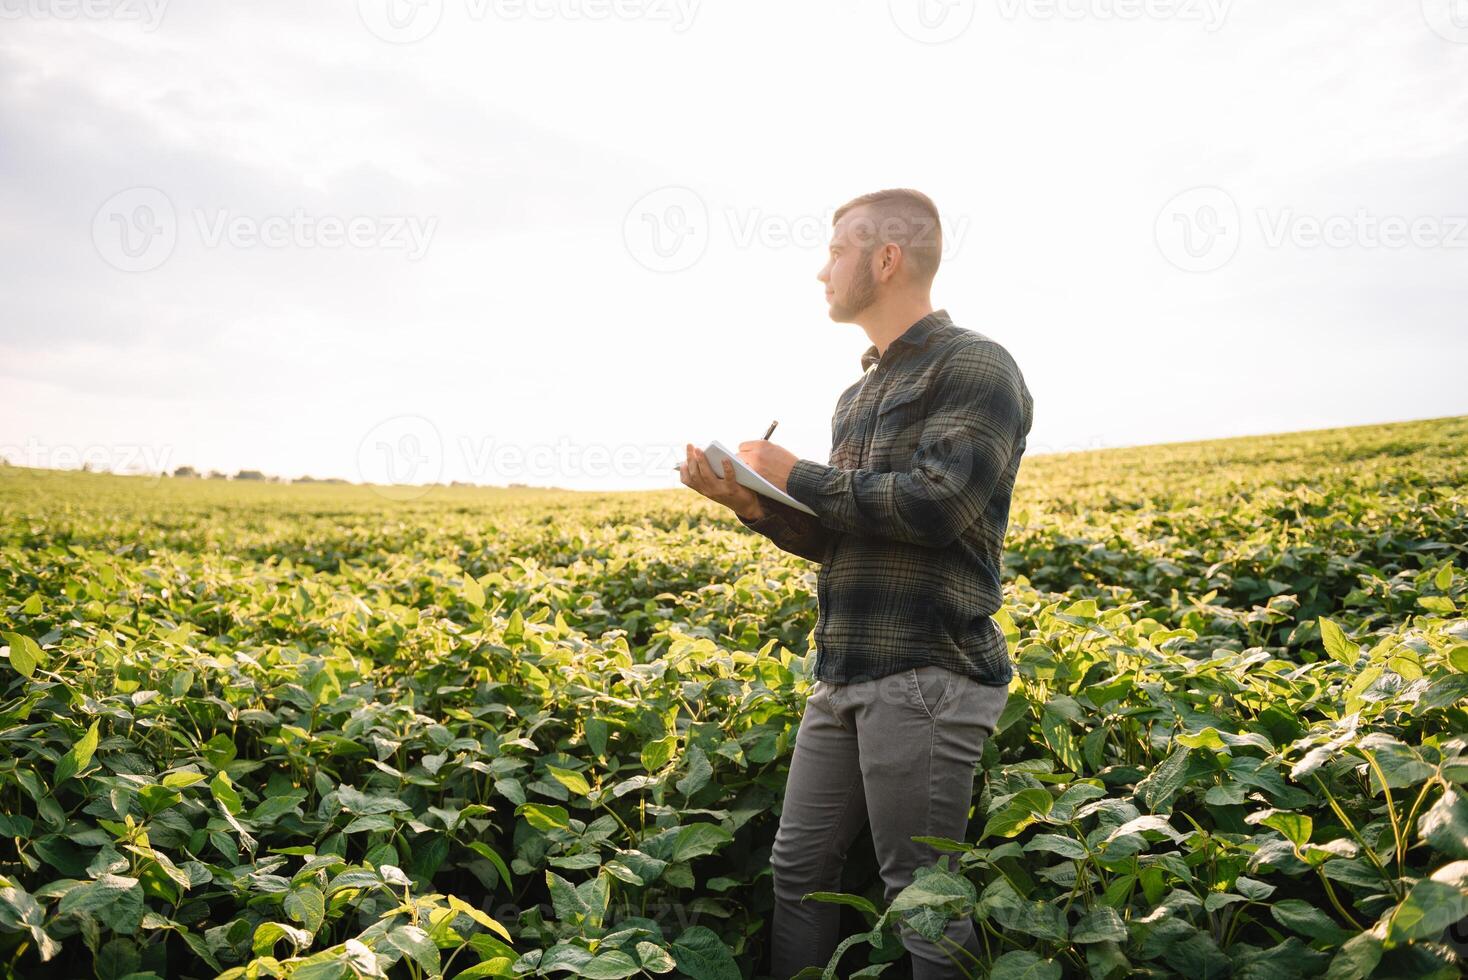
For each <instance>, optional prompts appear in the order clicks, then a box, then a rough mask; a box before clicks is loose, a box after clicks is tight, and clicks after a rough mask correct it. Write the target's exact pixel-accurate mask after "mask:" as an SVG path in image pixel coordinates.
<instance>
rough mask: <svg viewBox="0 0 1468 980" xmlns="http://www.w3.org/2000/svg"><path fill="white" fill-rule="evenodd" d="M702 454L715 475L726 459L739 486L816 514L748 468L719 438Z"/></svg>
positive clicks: (721, 468)
mask: <svg viewBox="0 0 1468 980" xmlns="http://www.w3.org/2000/svg"><path fill="white" fill-rule="evenodd" d="M703 454H704V455H705V456H707V457H708V461H709V465H711V466H712V467H713V468H714V475H715V476H723V475H724V460H726V459H727V460H728V461H729V462H731V463H733V464H734V481H735V482H736V483H738V484H739V485H740V486H741V487H748V488H749V489H751V490H753V491H754V492H755V493H757V494H760V495H761V496H765V497H769V498H771V499H773V500H778V501H780V503H782V504H789V505H790V506H791V507H794V508H795V509H796V510H802V511H805V512H806V513H807V514H810V515H811V516H812V517H814V516H816V512H815V511H813V510H811V509H810V508H809V507H807V506H806V505H805V504H803V503H801V502H800V501H798V500H796V499H795V498H794V497H792V496H790V494H788V493H786V492H784V491H783V490H781V489H780V488H779V487H777V486H775V485H774V484H773V483H771V482H770V481H769V480H766V479H765V478H764V477H762V476H760V475H759V474H758V473H756V472H755V471H754V470H752V469H750V468H749V464H748V463H746V462H744V460H742V459H740V458H739V457H738V456H736V455H734V454H733V453H731V452H730V451H729V450H728V449H727V448H725V446H724V444H723V443H722V442H720V441H719V440H717V439H715V440H714V441H713V442H711V443H709V444H708V447H707V448H706V449H704V451H703Z"/></svg>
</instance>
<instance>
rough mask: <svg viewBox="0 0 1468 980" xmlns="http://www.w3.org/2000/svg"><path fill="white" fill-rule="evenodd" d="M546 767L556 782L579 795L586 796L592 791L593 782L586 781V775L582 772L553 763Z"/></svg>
mask: <svg viewBox="0 0 1468 980" xmlns="http://www.w3.org/2000/svg"><path fill="white" fill-rule="evenodd" d="M545 768H546V769H547V770H548V771H549V772H550V774H551V775H552V776H554V777H555V780H556V782H558V783H560V784H561V785H562V786H564V787H566V788H567V789H568V790H570V791H571V792H573V793H575V794H577V795H578V796H585V795H586V794H587V793H590V792H591V784H590V783H588V782H587V781H586V777H585V776H583V775H581V773H579V772H573V771H572V770H570V769H561V768H560V767H558V766H552V765H547V766H546V767H545Z"/></svg>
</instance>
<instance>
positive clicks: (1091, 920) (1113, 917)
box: [1070, 905, 1127, 943]
mask: <svg viewBox="0 0 1468 980" xmlns="http://www.w3.org/2000/svg"><path fill="white" fill-rule="evenodd" d="M1070 938H1071V940H1072V941H1073V942H1077V943H1104V942H1117V943H1124V942H1126V938H1127V929H1126V923H1125V922H1123V921H1122V918H1121V915H1120V914H1119V913H1118V912H1117V911H1116V909H1114V908H1111V907H1110V906H1108V905H1098V906H1097V907H1096V908H1094V909H1092V910H1091V911H1090V912H1088V913H1086V914H1085V915H1084V916H1082V917H1081V921H1080V922H1077V923H1076V925H1075V928H1074V929H1072V930H1071V933H1070Z"/></svg>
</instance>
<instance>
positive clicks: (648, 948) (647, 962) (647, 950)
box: [637, 940, 678, 973]
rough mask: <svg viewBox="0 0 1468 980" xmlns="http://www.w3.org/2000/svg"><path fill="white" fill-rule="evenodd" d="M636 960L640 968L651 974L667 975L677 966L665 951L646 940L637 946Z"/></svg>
mask: <svg viewBox="0 0 1468 980" xmlns="http://www.w3.org/2000/svg"><path fill="white" fill-rule="evenodd" d="M637 958H638V960H640V961H641V963H642V968H643V969H644V970H647V971H649V972H651V973H667V972H669V971H670V970H673V969H675V968H676V967H677V966H678V964H677V963H676V962H674V960H673V957H672V956H670V955H669V954H668V951H667V950H666V949H663V947H661V946H659V945H657V944H656V943H650V942H648V941H647V940H643V941H641V942H639V943H638V944H637Z"/></svg>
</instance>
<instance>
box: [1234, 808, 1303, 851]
mask: <svg viewBox="0 0 1468 980" xmlns="http://www.w3.org/2000/svg"><path fill="white" fill-rule="evenodd" d="M1244 820H1245V822H1247V823H1262V824H1263V825H1264V826H1266V827H1273V828H1274V829H1275V830H1277V831H1279V832H1280V833H1281V834H1284V835H1285V838H1286V839H1287V840H1289V841H1290V842H1291V843H1292V844H1294V845H1295V846H1296V847H1301V846H1303V845H1304V844H1305V842H1306V841H1308V840H1309V839H1310V835H1311V833H1313V832H1314V829H1315V821H1313V820H1311V819H1310V817H1309V815H1308V814H1304V813H1291V812H1289V811H1287V810H1263V811H1260V812H1259V813H1251V814H1250V815H1249V816H1247V817H1245V818H1244Z"/></svg>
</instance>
